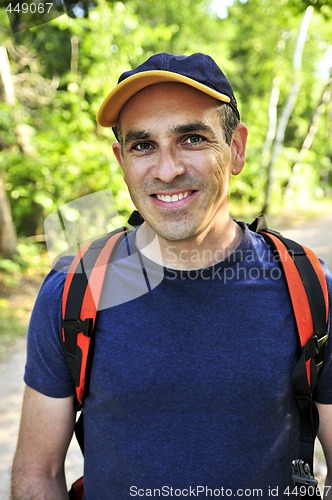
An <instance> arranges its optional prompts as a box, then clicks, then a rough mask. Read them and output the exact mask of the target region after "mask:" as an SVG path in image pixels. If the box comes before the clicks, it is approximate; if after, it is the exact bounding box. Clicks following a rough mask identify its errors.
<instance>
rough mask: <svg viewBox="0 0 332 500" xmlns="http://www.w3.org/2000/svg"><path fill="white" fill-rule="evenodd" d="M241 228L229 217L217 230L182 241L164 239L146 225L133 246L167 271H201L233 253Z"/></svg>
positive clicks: (139, 230)
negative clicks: (168, 269)
mask: <svg viewBox="0 0 332 500" xmlns="http://www.w3.org/2000/svg"><path fill="white" fill-rule="evenodd" d="M242 236H243V231H242V228H241V227H240V226H239V225H238V224H237V223H236V222H235V221H233V220H232V219H231V218H229V220H227V221H226V222H225V223H224V224H223V225H221V226H219V228H217V229H214V230H210V231H208V232H207V233H206V234H200V235H197V236H195V237H192V238H190V239H186V240H176V241H172V240H166V239H164V238H161V237H159V236H158V235H157V234H156V233H155V232H154V231H153V230H152V229H151V228H150V227H149V226H148V225H147V224H146V223H144V224H143V225H142V226H141V227H140V228H139V229H138V231H137V234H136V245H137V247H138V249H139V250H140V251H141V253H142V254H143V255H144V256H145V257H147V258H148V259H150V260H152V261H153V262H156V263H157V264H160V265H163V266H165V267H169V268H171V269H183V270H185V269H187V270H190V269H202V268H206V267H209V266H212V265H214V264H216V263H217V262H221V261H223V260H225V259H226V258H227V257H228V256H229V255H230V254H231V253H232V252H234V251H235V250H236V248H237V247H238V245H239V244H240V242H241V240H242Z"/></svg>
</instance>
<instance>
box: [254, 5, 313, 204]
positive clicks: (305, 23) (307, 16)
mask: <svg viewBox="0 0 332 500" xmlns="http://www.w3.org/2000/svg"><path fill="white" fill-rule="evenodd" d="M313 12H314V8H313V7H312V6H309V7H307V9H306V11H305V13H304V15H303V19H302V22H301V26H300V29H299V34H298V37H297V43H296V47H295V50H294V56H293V72H294V81H293V84H292V87H291V90H290V93H289V95H288V99H287V101H286V104H285V106H284V109H283V111H282V113H281V117H280V120H279V122H278V126H277V131H276V136H275V140H274V142H273V146H272V153H271V158H270V161H269V163H268V166H267V169H266V170H267V179H266V186H265V203H264V206H263V208H262V213H263V214H266V213H267V212H268V209H269V207H270V198H271V192H272V183H273V173H274V172H273V171H274V166H275V163H276V161H277V158H278V156H279V153H280V151H281V148H282V146H283V143H284V139H285V132H286V128H287V125H288V122H289V119H290V117H291V114H292V112H293V109H294V106H295V103H296V99H297V95H298V93H299V90H300V71H301V67H302V55H303V49H304V45H305V41H306V37H307V34H308V29H309V25H310V21H311V18H312V14H313Z"/></svg>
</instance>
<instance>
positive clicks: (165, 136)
mask: <svg viewBox="0 0 332 500" xmlns="http://www.w3.org/2000/svg"><path fill="white" fill-rule="evenodd" d="M219 105H220V103H219V102H218V101H216V100H215V99H213V98H212V97H209V96H207V95H205V94H204V93H202V92H200V91H198V90H196V89H193V88H191V87H189V86H187V85H184V84H177V83H161V84H156V85H152V86H150V87H147V88H145V89H143V90H142V91H140V92H139V93H137V94H136V95H135V96H134V97H132V98H131V99H130V100H129V101H128V102H127V104H126V105H125V106H124V108H123V110H122V112H121V117H120V119H121V136H122V144H121V145H120V144H119V143H116V144H115V145H114V146H113V149H114V153H115V155H116V157H117V159H118V161H119V163H120V165H121V167H122V169H123V172H124V179H125V182H126V184H127V186H128V189H129V192H130V195H131V197H132V200H133V202H134V204H135V206H136V208H137V210H138V211H139V212H140V213H141V214H142V216H143V217H144V219H145V221H146V222H147V224H148V225H149V226H150V227H151V228H152V229H153V230H154V231H155V232H156V233H157V234H158V235H159V236H160V237H162V238H163V239H165V240H167V241H179V240H182V241H183V240H190V239H193V238H197V236H198V235H200V234H207V233H208V232H210V231H214V230H216V229H218V228H220V227H221V226H222V225H223V224H224V222H225V218H226V219H227V218H228V217H229V215H228V191H229V181H230V175H231V173H234V174H237V173H239V171H240V170H241V169H242V166H243V161H244V158H243V157H244V148H245V139H246V129H245V127H244V126H243V125H242V126H240V132H238V133H237V136H241V137H237V139H236V140H233V141H232V144H231V145H230V146H229V145H227V144H226V142H225V139H224V134H223V130H222V126H221V119H220V115H219V114H218V112H217V108H218V106H219ZM241 127H242V128H241ZM238 128H239V127H238ZM240 149H241V152H240V154H239V150H240ZM240 155H241V160H239V158H240Z"/></svg>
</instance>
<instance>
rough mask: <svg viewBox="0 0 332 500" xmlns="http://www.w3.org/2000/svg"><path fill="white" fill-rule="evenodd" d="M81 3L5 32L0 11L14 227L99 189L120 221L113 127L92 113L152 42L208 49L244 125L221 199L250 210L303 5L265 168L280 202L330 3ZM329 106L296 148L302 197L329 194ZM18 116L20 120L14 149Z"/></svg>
mask: <svg viewBox="0 0 332 500" xmlns="http://www.w3.org/2000/svg"><path fill="white" fill-rule="evenodd" d="M81 3H82V5H81V7H82V9H83V10H77V9H76V10H75V9H74V10H73V11H72V12H71V16H74V15H82V17H76V18H73V17H70V16H68V15H63V16H60V17H59V18H57V19H55V20H53V21H52V22H49V23H46V24H44V25H42V26H39V27H36V28H33V29H30V30H27V31H24V32H20V33H16V34H13V33H12V32H11V30H10V26H9V22H8V19H7V17H6V14H5V11H4V9H0V22H1V25H2V27H3V29H2V31H1V33H0V44H1V45H2V46H6V47H7V50H8V54H9V59H10V66H11V71H12V74H13V79H14V83H15V89H16V100H17V102H16V104H15V105H14V106H12V105H9V104H5V103H4V99H3V98H2V96H3V92H2V88H1V86H0V145H2V146H1V147H2V148H3V150H2V154H1V155H0V175H2V177H3V178H4V180H5V185H6V188H7V192H8V195H9V197H10V201H11V205H12V212H13V217H14V221H15V225H16V228H17V230H18V232H19V234H20V235H32V234H36V233H40V232H42V231H43V220H44V218H45V216H46V215H47V214H49V213H50V212H51V211H53V210H54V209H55V208H56V207H57V206H59V205H61V204H64V203H66V202H68V201H69V200H72V199H75V198H78V197H81V196H84V195H86V194H88V193H91V192H94V191H98V190H103V189H107V188H111V189H112V192H113V194H114V197H115V199H116V202H117V206H118V210H119V213H120V215H121V216H122V218H123V220H124V219H125V217H126V216H127V215H128V214H129V212H130V211H131V208H132V206H131V203H130V201H129V198H128V196H127V195H125V193H126V187H125V185H124V182H123V178H122V174H121V171H120V169H119V167H118V165H117V163H116V161H115V159H114V157H113V152H112V148H111V143H112V141H113V135H112V132H111V131H110V130H106V129H102V128H100V127H98V126H97V124H96V120H95V115H96V112H97V110H98V107H99V105H100V103H101V101H102V99H103V98H104V96H105V95H106V94H107V93H108V92H109V90H110V89H111V88H112V87H113V86H114V85H115V84H116V81H117V78H118V76H119V74H121V73H122V72H123V71H125V70H127V69H128V68H130V67H133V66H135V65H137V64H139V63H141V62H142V61H143V60H144V59H146V57H148V56H149V55H151V54H153V53H155V52H159V51H169V52H176V53H191V52H196V51H200V52H206V53H209V54H210V55H212V57H214V58H215V59H216V61H217V62H218V63H219V64H220V65H221V67H222V68H223V69H224V71H225V72H226V74H227V75H228V76H229V78H230V80H231V81H232V85H233V87H234V90H235V93H236V95H237V97H238V101H239V107H240V111H241V116H242V119H243V121H245V122H246V123H247V124H248V126H249V131H250V135H249V145H248V154H247V166H246V168H245V169H244V170H243V172H242V173H241V175H240V176H238V177H236V178H234V180H233V184H232V197H233V198H234V201H235V203H238V202H239V201H240V200H241V203H242V204H243V206H244V207H248V206H249V205H251V206H252V207H253V210H256V211H257V210H258V209H259V207H260V206H261V205H262V203H263V194H264V193H263V189H264V184H265V180H266V172H265V171H264V170H263V169H262V147H263V144H264V141H265V138H266V133H267V127H268V108H269V99H270V94H271V88H272V82H273V80H274V79H278V82H279V90H280V95H279V103H278V113H279V115H280V112H281V110H282V108H283V106H284V104H285V102H286V99H287V97H288V93H289V90H290V86H291V84H292V81H293V76H294V75H293V69H292V58H293V52H294V47H295V44H296V39H297V34H298V29H299V25H300V22H301V19H302V15H303V13H304V11H305V9H306V7H307V6H308V5H309V4H310V5H313V7H314V9H315V12H314V15H313V19H312V23H311V26H310V30H309V36H308V39H307V41H306V44H305V53H304V61H305V64H304V66H303V70H302V71H301V87H300V92H299V96H298V99H297V102H296V107H295V109H294V112H293V115H292V117H291V120H290V122H289V125H288V127H287V131H286V136H285V141H284V146H283V152H282V154H281V156H280V158H279V160H278V164H277V167H276V172H275V173H274V193H273V200H274V203H275V204H276V205H278V204H280V202H281V200H282V198H283V193H284V189H285V186H286V185H287V183H288V180H289V177H290V176H291V175H292V167H293V164H294V163H295V162H296V161H297V152H298V151H299V149H300V147H301V145H302V142H303V140H304V138H305V136H306V133H307V130H308V127H309V125H310V121H311V118H312V116H313V113H314V111H315V109H316V107H317V105H318V102H319V99H320V96H321V93H322V89H323V87H324V84H325V81H326V79H327V69H328V68H327V65H328V62H329V61H330V60H331V38H330V24H329V22H328V21H329V19H330V18H329V16H330V12H331V1H330V0H329V1H323V0H301V1H297V0H280V1H279V2H271V1H269V0H247V1H243V0H234V4H233V5H232V6H231V7H229V9H228V17H227V18H225V19H219V18H218V17H217V15H216V12H214V11H213V9H212V7H211V1H209V0H198V1H196V2H195V4H193V2H192V1H191V0H182V1H181V2H180V1H179V0H168V1H167V2H155V1H154V0H140V1H139V2H138V1H137V0H127V1H124V2H119V1H110V0H109V1H107V0H96V1H95V2H88V1H84V2H81ZM67 4H68V8H69V6H70V5H69V0H68V1H67ZM329 50H330V52H328V51H329ZM328 54H330V56H328ZM330 106H331V104H330ZM330 112H331V111H328V105H326V110H325V111H324V113H323V115H322V118H321V122H320V127H319V130H318V132H317V134H316V137H315V141H314V144H313V146H312V148H311V150H310V154H309V155H308V156H307V158H306V162H308V163H309V164H310V165H311V167H310V168H306V172H309V171H310V172H312V174H311V175H308V176H304V177H303V179H304V180H305V182H306V185H305V187H304V186H303V185H302V184H301V186H302V187H301V190H302V192H305V193H306V195H307V196H308V197H311V198H315V197H317V196H318V195H319V197H322V196H324V195H326V194H330V193H331V183H332V179H331V177H332V175H331V167H330V164H331V161H330V159H331V156H332V152H331V143H332V141H331V125H330V123H329V118H328V117H329V113H330ZM18 125H19V126H20V125H24V126H28V128H26V129H25V141H26V142H25V144H23V147H22V144H20V143H19V140H18V130H17V126H18ZM27 131H28V132H27ZM299 185H300V184H299ZM295 191H296V192H298V191H299V190H298V189H297V190H296V189H295ZM318 193H319V194H318ZM293 194H294V193H293ZM294 195H295V194H294ZM245 210H247V208H244V211H245Z"/></svg>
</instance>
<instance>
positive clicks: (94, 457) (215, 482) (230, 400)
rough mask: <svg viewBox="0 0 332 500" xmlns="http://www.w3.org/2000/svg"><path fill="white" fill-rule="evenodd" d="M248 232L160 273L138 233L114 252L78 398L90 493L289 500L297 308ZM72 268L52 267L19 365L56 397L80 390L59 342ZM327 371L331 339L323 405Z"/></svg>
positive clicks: (99, 499)
mask: <svg viewBox="0 0 332 500" xmlns="http://www.w3.org/2000/svg"><path fill="white" fill-rule="evenodd" d="M242 227H243V229H244V235H243V239H242V241H241V243H240V245H239V246H238V248H237V249H236V250H235V251H234V252H233V253H232V254H231V255H230V256H229V257H228V258H227V259H226V260H224V261H222V262H219V263H218V264H216V265H215V266H211V267H209V268H205V269H198V270H192V271H175V270H173V269H163V268H161V267H159V266H157V265H156V264H153V263H152V262H151V261H148V260H147V259H146V258H144V256H142V255H140V254H139V253H138V251H137V249H136V248H135V245H134V237H133V234H131V235H130V237H129V241H128V242H126V243H124V244H122V245H121V246H120V247H119V249H118V251H117V256H116V262H114V264H112V266H111V268H110V270H109V273H108V280H107V284H106V286H105V289H104V291H103V297H102V301H101V305H100V309H101V310H100V312H99V313H98V317H97V322H96V342H95V352H94V361H93V366H92V374H91V384H90V392H89V395H88V397H87V399H86V401H85V406H84V419H85V464H84V475H85V494H86V498H87V499H89V500H108V499H109V500H125V499H130V498H133V497H138V498H150V497H156V498H157V497H163V496H164V497H165V496H169V497H172V496H173V497H174V496H176V497H178V498H185V497H190V496H191V497H195V496H196V497H199V498H218V497H221V496H230V493H231V496H233V497H239V496H244V492H245V490H246V492H247V494H246V496H259V497H260V498H264V499H268V498H271V496H273V492H274V496H277V497H278V498H288V499H289V498H292V496H289V495H287V492H288V491H289V490H286V488H287V487H289V488H290V490H292V488H293V486H292V480H291V462H292V460H293V459H294V458H295V457H296V448H297V443H298V434H299V418H298V413H297V409H296V405H295V402H294V399H293V391H292V380H291V377H292V370H293V368H294V366H295V363H296V359H297V349H298V346H297V336H296V330H295V324H294V319H293V313H292V308H291V303H290V299H289V295H288V291H287V287H286V283H285V280H284V278H283V275H282V272H281V270H280V265H279V263H278V262H276V261H275V260H274V258H273V255H272V253H271V252H270V250H269V248H268V246H267V245H266V243H265V242H264V240H263V238H262V237H261V236H259V235H257V234H254V233H251V232H250V231H249V230H248V229H247V228H246V227H244V226H242ZM128 251H129V254H128ZM191 257H192V256H191ZM183 258H186V255H183ZM142 265H144V272H142ZM64 270H65V269H61V268H60V266H57V269H54V270H52V271H51V273H50V274H49V276H48V277H47V278H46V280H45V283H44V285H43V287H42V289H41V291H40V293H39V296H38V299H37V302H36V305H35V308H34V311H33V314H32V319H31V323H30V328H29V336H28V359H27V366H26V372H25V381H26V383H27V385H29V386H30V387H32V388H34V389H35V390H37V391H39V392H41V393H43V394H45V395H47V396H50V397H55V398H62V397H67V396H69V395H71V394H73V384H72V382H71V379H70V374H69V371H68V368H67V365H66V361H65V357H64V352H63V346H62V343H61V317H60V316H61V314H60V311H61V295H62V289H63V283H64V279H65V274H64ZM330 290H331V288H330ZM330 344H331V343H330ZM331 380H332V363H331V348H330V347H329V349H328V350H327V353H326V360H325V365H324V369H323V371H322V373H321V378H320V383H319V387H318V389H317V392H316V400H317V401H319V402H321V403H328V404H332V384H331ZM226 490H227V491H226ZM272 490H273V492H272ZM250 492H251V495H249V494H248V493H250ZM255 492H256V493H255ZM271 492H272V493H271ZM276 492H277V493H278V495H276V494H275V493H276ZM285 492H286V493H285ZM294 498H295V497H294Z"/></svg>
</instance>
